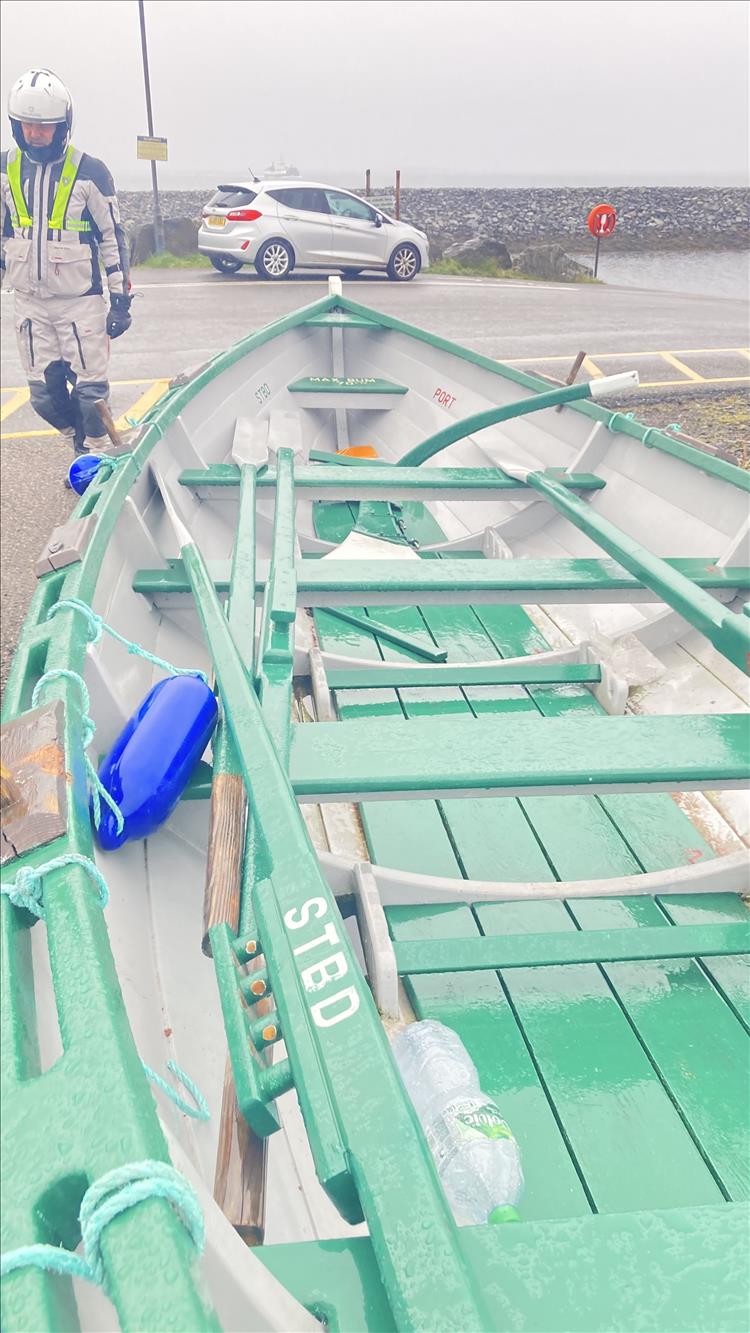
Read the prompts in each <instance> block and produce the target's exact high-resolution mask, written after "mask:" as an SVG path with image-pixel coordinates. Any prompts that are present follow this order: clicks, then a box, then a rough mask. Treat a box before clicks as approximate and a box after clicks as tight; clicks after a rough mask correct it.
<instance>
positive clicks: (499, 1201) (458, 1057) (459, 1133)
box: [392, 1019, 523, 1224]
mask: <svg viewBox="0 0 750 1333" xmlns="http://www.w3.org/2000/svg"><path fill="white" fill-rule="evenodd" d="M392 1049H393V1055H394V1058H395V1060H396V1064H397V1065H398V1068H399V1071H400V1074H401V1077H402V1079H403V1081H404V1083H405V1085H406V1090H407V1092H408V1093H409V1096H410V1097H411V1100H412V1102H413V1103H414V1108H415V1110H416V1112H417V1115H418V1117H419V1120H420V1122H421V1124H422V1128H423V1130H424V1132H425V1137H426V1139H427V1142H428V1144H429V1147H430V1151H431V1153H432V1156H433V1158H434V1159H435V1165H436V1167H437V1171H438V1175H439V1177H440V1180H441V1183H442V1186H443V1189H444V1190H445V1194H446V1197H447V1199H448V1202H449V1204H450V1206H451V1208H452V1210H453V1214H454V1216H455V1218H456V1221H457V1222H459V1223H461V1224H467V1223H480V1222H511V1221H518V1220H519V1219H518V1213H517V1211H516V1205H517V1204H518V1203H519V1202H520V1200H521V1195H522V1194H523V1172H522V1170H521V1156H520V1153H519V1150H518V1144H517V1143H516V1140H515V1139H514V1137H513V1134H512V1133H511V1130H510V1129H509V1127H508V1125H507V1124H506V1122H505V1120H504V1119H503V1117H502V1115H501V1114H500V1111H499V1110H498V1108H497V1106H496V1105H495V1103H494V1101H493V1100H492V1098H491V1097H487V1096H485V1094H484V1093H483V1092H482V1090H481V1088H480V1086H479V1076H478V1074H477V1071H476V1069H475V1067H474V1065H473V1064H472V1061H471V1058H470V1056H469V1054H468V1052H467V1050H466V1047H465V1046H464V1044H463V1042H462V1041H461V1038H460V1037H459V1036H458V1035H457V1033H455V1032H453V1031H452V1029H451V1028H448V1027H445V1025H444V1024H443V1023H436V1022H434V1021H433V1020H432V1019H427V1020H426V1021H424V1022H421V1023H411V1024H410V1025H409V1027H407V1028H406V1029H405V1030H404V1031H403V1032H400V1033H399V1035H398V1036H397V1037H396V1038H395V1040H394V1042H393V1048H392Z"/></svg>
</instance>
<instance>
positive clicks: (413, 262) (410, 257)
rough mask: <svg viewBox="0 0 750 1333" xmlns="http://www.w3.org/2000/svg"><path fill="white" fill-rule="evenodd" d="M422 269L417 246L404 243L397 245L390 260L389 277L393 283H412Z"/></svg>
mask: <svg viewBox="0 0 750 1333" xmlns="http://www.w3.org/2000/svg"><path fill="white" fill-rule="evenodd" d="M421 267H422V259H421V256H420V254H419V251H418V249H417V247H416V245H411V244H410V243H409V241H404V242H403V243H402V244H401V245H397V246H396V249H395V250H394V251H393V254H392V255H391V257H390V259H389V260H388V277H389V278H390V279H391V281H392V282H411V280H412V278H416V276H417V274H418V272H419V270H420V269H421Z"/></svg>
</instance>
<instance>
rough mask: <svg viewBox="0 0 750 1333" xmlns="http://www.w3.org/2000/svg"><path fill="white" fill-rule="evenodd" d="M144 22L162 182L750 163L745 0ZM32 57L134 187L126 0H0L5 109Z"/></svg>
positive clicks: (96, 147) (100, 151)
mask: <svg viewBox="0 0 750 1333" xmlns="http://www.w3.org/2000/svg"><path fill="white" fill-rule="evenodd" d="M146 23H147V31H148V44H149V60H150V66H151V87H152V94H153V102H154V132H155V133H156V134H160V135H166V136H167V138H168V140H169V163H168V164H166V165H162V166H160V167H159V179H160V184H161V185H162V186H163V187H164V188H166V189H169V188H180V187H189V186H191V185H196V186H203V185H207V184H208V185H211V184H213V183H215V182H216V181H218V180H219V179H220V178H222V177H223V178H226V177H227V176H234V177H237V176H244V175H245V174H246V172H247V166H248V163H249V164H251V165H252V166H253V168H254V169H255V170H256V171H258V172H259V171H261V170H262V169H263V167H264V166H266V165H267V163H268V162H270V161H271V159H272V158H274V157H278V156H279V155H283V156H284V159H285V161H286V162H291V163H294V164H296V165H297V166H298V167H299V168H300V170H301V171H302V173H303V174H305V175H311V176H314V175H322V176H324V177H325V178H328V179H338V180H340V181H341V182H342V183H348V184H356V183H358V182H359V181H360V180H361V179H362V178H363V177H364V171H365V168H366V167H368V166H369V167H371V168H372V170H373V173H374V179H375V180H376V181H381V180H382V181H385V180H386V179H388V180H390V179H391V178H392V174H393V170H394V169H395V168H396V167H400V168H401V170H402V176H403V182H404V184H405V185H409V184H431V183H434V184H470V183H475V184H497V185H503V184H520V183H528V184H534V185H545V184H557V183H570V184H596V183H600V184H607V183H609V184H619V183H626V182H631V183H639V182H642V183H644V184H648V183H654V182H659V183H663V184H681V183H685V184H691V183H707V184H714V183H715V184H742V183H743V181H745V180H746V179H747V172H748V158H749V157H750V147H749V143H748V93H749V89H748V83H749V78H748V7H747V5H746V4H745V3H744V0H524V2H521V0H460V3H457V2H454V0H437V2H436V0H426V2H424V0H358V2H357V3H350V0H302V2H301V3H300V2H299V0H272V2H269V0H147V4H146ZM32 65H46V66H49V67H50V68H51V69H53V70H55V71H56V73H58V74H60V75H61V77H62V78H64V79H65V80H66V82H67V83H68V85H69V86H70V89H71V91H72V93H73V98H74V104H75V142H76V144H77V145H78V146H80V147H81V148H84V149H85V150H87V151H88V152H91V153H94V154H95V155H96V156H98V157H102V158H104V159H105V161H106V162H107V163H108V165H109V166H110V167H111V168H112V170H113V172H114V173H115V178H116V180H117V183H118V185H119V186H120V187H121V188H139V187H141V188H143V189H147V188H149V187H150V172H149V168H148V165H147V164H146V163H139V162H137V161H136V157H135V140H136V135H137V134H145V133H146V112H145V104H144V93H143V74H142V68H141V55H140V38H139V28H138V6H137V3H136V0H109V3H106V4H105V3H102V0H51V2H50V0H4V2H3V5H2V100H3V114H4V110H5V107H6V105H7V96H8V90H9V86H10V83H11V82H12V81H13V80H14V79H15V78H17V77H18V74H19V73H21V72H22V71H23V70H24V69H27V68H28V67H29V66H32ZM4 126H5V132H4V134H3V136H2V138H3V144H4V145H5V144H7V142H8V141H9V137H10V136H9V129H8V127H7V121H5V120H4Z"/></svg>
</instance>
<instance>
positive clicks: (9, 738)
mask: <svg viewBox="0 0 750 1333" xmlns="http://www.w3.org/2000/svg"><path fill="white" fill-rule="evenodd" d="M63 722H64V705H63V703H62V701H61V700H59V699H58V700H57V701H56V702H55V703H54V704H46V705H44V707H42V708H35V709H33V710H32V711H31V712H29V713H24V714H23V715H22V716H21V717H18V718H15V719H14V720H13V721H12V722H6V723H5V725H4V726H3V727H2V728H0V745H1V746H2V765H1V766H0V776H1V778H2V784H1V797H0V807H1V808H0V844H1V846H0V865H5V864H6V863H7V862H9V861H13V860H15V858H16V857H17V856H21V855H22V854H23V853H24V852H29V851H32V849H33V848H34V847H43V846H44V845H45V844H46V843H48V842H52V841H53V840H54V839H55V838H59V837H61V836H62V834H63V833H65V831H66V829H67V827H68V791H67V789H68V785H69V783H70V782H71V781H72V778H71V775H70V773H68V772H66V769H65V747H64V742H63Z"/></svg>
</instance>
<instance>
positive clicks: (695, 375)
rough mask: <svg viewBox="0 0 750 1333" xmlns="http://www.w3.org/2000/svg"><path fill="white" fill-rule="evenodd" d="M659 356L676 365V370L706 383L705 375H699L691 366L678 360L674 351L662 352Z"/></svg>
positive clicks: (669, 363) (687, 376)
mask: <svg viewBox="0 0 750 1333" xmlns="http://www.w3.org/2000/svg"><path fill="white" fill-rule="evenodd" d="M659 356H660V357H661V359H662V361H666V362H667V364H668V365H670V366H674V368H675V370H680V371H682V374H683V375H685V376H686V378H687V379H689V380H697V381H699V382H701V383H705V376H703V375H699V374H698V372H697V371H695V370H691V369H690V366H686V365H685V362H684V361H678V360H677V357H676V356H674V354H673V353H672V352H660V353H659Z"/></svg>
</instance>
